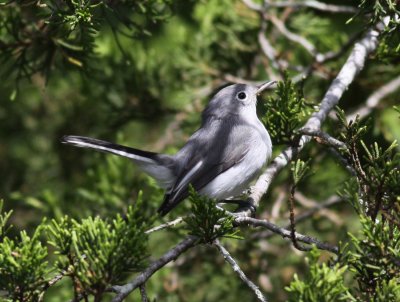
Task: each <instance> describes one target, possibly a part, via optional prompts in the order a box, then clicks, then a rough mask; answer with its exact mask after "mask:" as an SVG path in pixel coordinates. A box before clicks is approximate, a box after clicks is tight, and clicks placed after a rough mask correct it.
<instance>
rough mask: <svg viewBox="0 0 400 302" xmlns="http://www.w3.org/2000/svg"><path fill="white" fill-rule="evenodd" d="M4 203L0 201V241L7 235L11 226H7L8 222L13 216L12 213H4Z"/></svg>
mask: <svg viewBox="0 0 400 302" xmlns="http://www.w3.org/2000/svg"><path fill="white" fill-rule="evenodd" d="M3 206H4V201H3V200H1V199H0V241H2V239H3V237H4V236H5V235H6V234H7V232H8V230H9V229H10V226H8V225H7V222H8V220H9V219H10V216H11V214H12V211H9V212H5V213H3Z"/></svg>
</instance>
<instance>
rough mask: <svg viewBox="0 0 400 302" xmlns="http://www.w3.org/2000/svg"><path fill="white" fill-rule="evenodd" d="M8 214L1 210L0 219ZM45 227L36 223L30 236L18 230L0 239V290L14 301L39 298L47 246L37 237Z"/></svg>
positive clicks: (43, 281) (23, 301) (46, 269)
mask: <svg viewBox="0 0 400 302" xmlns="http://www.w3.org/2000/svg"><path fill="white" fill-rule="evenodd" d="M8 214H9V213H8ZM8 214H5V216H4V215H3V214H1V213H0V217H1V220H3V221H4V218H5V217H6V218H7V215H8ZM44 228H45V226H44V224H41V225H40V226H38V227H37V228H36V230H35V232H34V233H33V235H32V236H31V237H30V236H29V235H27V233H26V231H21V232H20V235H19V238H18V239H17V238H16V239H10V238H8V237H5V238H3V239H2V241H0V291H5V292H6V295H7V296H8V297H9V298H10V299H12V300H13V301H21V302H25V301H26V302H28V301H29V302H30V301H38V299H39V296H40V294H41V292H42V288H43V286H44V285H45V284H46V280H45V275H46V274H47V272H48V268H47V261H46V258H47V247H46V246H45V245H43V244H42V243H41V241H40V236H41V233H42V231H43V229H44Z"/></svg>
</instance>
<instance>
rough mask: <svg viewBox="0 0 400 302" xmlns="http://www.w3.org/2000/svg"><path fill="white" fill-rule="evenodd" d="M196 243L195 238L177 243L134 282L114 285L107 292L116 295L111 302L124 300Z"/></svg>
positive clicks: (190, 237)
mask: <svg viewBox="0 0 400 302" xmlns="http://www.w3.org/2000/svg"><path fill="white" fill-rule="evenodd" d="M196 243H197V237H194V236H188V237H186V239H185V240H183V241H181V242H180V243H178V244H177V245H176V246H175V247H174V248H172V249H170V250H169V251H168V252H166V253H165V254H164V255H163V256H161V257H160V258H159V259H158V260H156V261H154V262H153V263H151V264H150V265H149V266H148V267H147V268H146V269H144V270H143V271H142V272H141V273H140V274H139V275H138V276H137V277H136V278H135V279H134V280H132V281H131V282H129V283H127V284H125V285H114V286H113V287H112V288H111V289H109V291H112V292H115V293H117V294H116V296H115V297H114V298H113V299H112V302H121V301H122V300H124V299H125V298H126V297H127V296H128V295H129V294H130V293H131V292H132V291H133V290H135V289H136V288H138V287H139V286H140V285H142V284H144V283H145V282H146V281H147V280H148V279H149V278H150V277H151V276H152V275H153V274H154V273H155V272H156V271H158V270H159V269H160V268H162V267H164V266H165V265H166V264H167V263H169V262H171V261H173V260H175V259H176V258H178V257H179V255H181V254H182V253H184V252H186V251H187V250H188V249H190V248H192V247H194V246H195V245H196Z"/></svg>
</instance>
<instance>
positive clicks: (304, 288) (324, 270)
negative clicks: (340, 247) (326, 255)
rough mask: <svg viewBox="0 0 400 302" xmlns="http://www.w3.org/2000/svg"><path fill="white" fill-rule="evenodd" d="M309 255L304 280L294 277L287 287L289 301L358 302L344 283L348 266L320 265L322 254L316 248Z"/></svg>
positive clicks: (337, 264)
mask: <svg viewBox="0 0 400 302" xmlns="http://www.w3.org/2000/svg"><path fill="white" fill-rule="evenodd" d="M308 255H309V257H308V265H309V272H308V274H307V276H306V277H305V279H304V280H300V278H299V277H298V275H297V274H295V275H294V280H293V281H292V282H291V283H290V285H289V286H288V287H286V291H288V292H289V299H288V301H293V302H324V301H356V299H355V298H354V297H353V296H352V295H351V294H350V291H349V288H348V287H347V286H346V285H345V282H344V275H345V273H346V271H347V269H348V267H347V266H346V265H341V264H340V263H336V264H331V265H329V264H327V263H322V264H320V263H318V258H319V256H320V252H319V251H318V250H317V249H316V248H314V249H313V250H311V252H310V253H309V254H308Z"/></svg>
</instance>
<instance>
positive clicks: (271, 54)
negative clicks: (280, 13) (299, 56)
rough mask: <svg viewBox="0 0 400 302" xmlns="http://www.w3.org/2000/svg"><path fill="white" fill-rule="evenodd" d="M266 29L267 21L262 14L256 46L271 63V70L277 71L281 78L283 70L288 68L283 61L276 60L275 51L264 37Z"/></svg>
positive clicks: (286, 63)
mask: <svg viewBox="0 0 400 302" xmlns="http://www.w3.org/2000/svg"><path fill="white" fill-rule="evenodd" d="M266 29H267V21H266V16H265V14H264V13H261V27H260V30H259V32H258V44H259V45H260V47H261V50H262V51H263V53H264V54H265V56H266V57H267V58H268V59H269V60H270V61H271V65H272V67H273V68H275V69H276V70H278V71H279V74H280V76H281V77H282V76H283V74H284V72H283V71H284V69H286V68H287V67H288V65H289V64H288V62H286V61H284V60H280V59H278V58H277V54H276V50H275V48H274V47H273V46H272V44H271V42H269V40H268V39H267V37H266V35H265V31H266Z"/></svg>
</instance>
